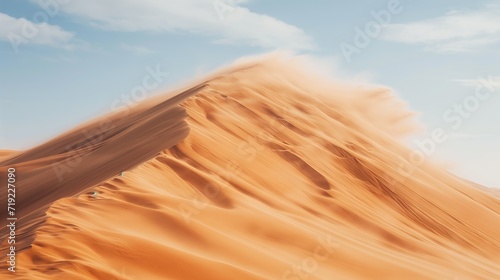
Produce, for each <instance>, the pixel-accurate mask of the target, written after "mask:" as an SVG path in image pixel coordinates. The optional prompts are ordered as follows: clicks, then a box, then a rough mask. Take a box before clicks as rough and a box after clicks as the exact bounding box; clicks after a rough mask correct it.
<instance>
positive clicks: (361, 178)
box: [0, 57, 500, 280]
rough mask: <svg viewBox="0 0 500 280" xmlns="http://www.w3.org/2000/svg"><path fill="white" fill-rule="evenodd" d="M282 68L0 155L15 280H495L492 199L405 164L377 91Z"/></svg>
mask: <svg viewBox="0 0 500 280" xmlns="http://www.w3.org/2000/svg"><path fill="white" fill-rule="evenodd" d="M296 60H297V59H292V58H282V57H281V58H275V57H266V58H260V59H256V60H254V61H250V62H248V61H247V62H240V63H238V64H237V65H236V66H232V67H229V68H227V69H225V70H222V71H219V72H216V73H215V74H213V75H211V76H209V77H207V78H205V79H202V80H200V82H196V83H193V84H192V85H189V86H187V87H186V88H185V89H183V90H180V91H178V92H173V93H169V94H167V95H164V96H160V97H156V98H153V99H150V100H147V101H146V102H144V103H141V104H139V105H137V106H135V107H133V108H132V109H130V108H129V109H124V110H122V111H120V112H115V113H112V114H109V115H107V116H104V117H102V118H99V119H96V120H94V121H91V122H89V123H87V124H85V125H83V126H81V127H78V128H76V129H74V130H72V131H69V132H68V133H66V134H64V135H61V136H60V137H57V138H55V139H53V140H51V141H49V142H47V143H45V144H43V145H40V146H38V147H35V148H33V149H30V150H27V151H24V152H20V153H15V154H11V155H10V156H9V155H6V156H5V157H3V158H0V171H1V172H2V174H5V172H6V169H7V168H8V167H15V168H16V169H17V174H18V182H19V183H18V186H17V189H18V194H17V197H18V201H19V205H18V206H17V207H18V210H17V211H18V214H17V217H18V218H19V220H18V221H19V226H18V229H17V235H18V236H17V246H18V248H19V251H18V255H17V258H18V259H17V271H16V273H15V279H218V280H220V279H241V280H244V279H290V280H292V279H450V280H451V279H498V278H499V277H500V265H499V264H500V253H499V252H500V201H499V200H498V199H497V198H495V197H494V196H492V195H491V193H493V192H491V193H490V192H489V191H488V189H487V188H483V187H476V186H475V185H474V184H473V183H470V182H467V181H465V180H462V179H459V178H457V177H455V176H453V175H450V174H449V173H448V172H447V171H446V170H443V169H441V168H440V167H439V166H437V165H434V164H433V163H431V162H427V161H425V162H417V163H415V160H413V159H412V157H411V155H412V153H411V151H410V150H408V149H407V148H405V147H404V146H403V145H402V144H401V143H400V141H399V140H398V139H399V138H400V137H402V136H404V135H407V134H408V133H411V131H413V130H414V129H415V125H414V123H413V117H412V116H413V114H412V113H411V112H409V111H408V110H407V109H406V108H405V106H403V104H401V103H400V102H399V101H398V100H397V98H395V97H394V96H393V95H392V94H391V92H390V91H389V90H387V89H384V88H369V87H356V86H349V85H346V84H341V83H336V82H332V81H328V80H326V79H322V78H319V77H317V75H311V74H310V73H311V71H308V70H304V67H301V64H300V62H297V61H296ZM82 131H87V132H86V133H82ZM122 171H124V172H123V173H121V174H120V172H122ZM2 178H4V177H3V176H2ZM2 184H3V183H2ZM94 192H95V194H94ZM495 193H496V192H495ZM0 196H1V203H2V209H3V208H4V205H5V203H6V190H5V188H3V187H2V190H1V191H0ZM4 212H5V211H1V212H0V215H2V216H1V217H0V218H1V220H5V215H6V213H4ZM0 233H1V235H2V240H5V236H6V234H7V232H6V230H5V229H2V230H1V231H0ZM6 247H7V246H6V243H5V241H4V242H3V243H2V249H4V248H6ZM2 255H3V256H5V250H4V251H2ZM0 277H2V279H7V278H6V277H12V274H11V273H10V272H8V271H7V269H6V264H5V260H3V261H2V266H1V267H0ZM9 279H10V278H9Z"/></svg>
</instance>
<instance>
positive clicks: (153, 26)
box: [61, 0, 315, 50]
mask: <svg viewBox="0 0 500 280" xmlns="http://www.w3.org/2000/svg"><path fill="white" fill-rule="evenodd" d="M216 2H217V3H219V6H220V2H223V3H224V5H223V6H222V7H230V8H226V9H225V10H223V12H224V17H223V19H221V17H220V13H221V11H220V10H217V9H218V8H220V7H218V6H217V5H215V4H216ZM244 2H246V1H241V0H240V1H237V0H233V1H229V0H72V1H70V2H69V3H68V4H66V5H64V6H62V7H61V10H62V11H63V12H65V13H68V14H71V15H75V16H78V17H81V18H84V19H85V20H87V21H88V22H89V23H90V24H91V25H93V26H97V27H99V28H102V29H105V30H113V31H127V32H133V31H149V32H178V31H184V32H191V33H195V34H202V35H205V36H207V37H209V38H212V39H213V41H214V42H215V43H221V44H243V45H253V46H259V47H264V48H288V49H296V50H297V49H298V50H304V49H313V48H314V47H315V44H314V41H313V39H312V38H311V37H309V36H308V35H307V34H306V33H305V32H304V31H303V30H302V29H300V28H298V27H296V26H293V25H290V24H287V23H285V22H283V21H280V20H278V19H276V18H273V17H271V16H268V15H265V14H259V13H254V12H252V11H250V10H249V9H247V8H245V7H243V6H241V5H242V4H243V3H244Z"/></svg>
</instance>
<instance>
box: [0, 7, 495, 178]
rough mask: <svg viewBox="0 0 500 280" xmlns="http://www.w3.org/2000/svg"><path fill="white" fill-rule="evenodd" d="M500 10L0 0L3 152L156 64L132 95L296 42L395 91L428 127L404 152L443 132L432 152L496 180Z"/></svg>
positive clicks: (469, 174)
mask: <svg viewBox="0 0 500 280" xmlns="http://www.w3.org/2000/svg"><path fill="white" fill-rule="evenodd" d="M499 18H500V1H451V0H449V1H448V0H442V1H411V0H400V1H398V0H389V1H386V0H383V1H378V0H377V1H374V0H365V1H361V0H358V1H327V0H316V1H285V0H275V1H264V0H249V1H245V0H176V1H174V0H163V1H161V0H142V1H140V0H85V1H84V0H32V1H23V0H19V1H2V2H0V58H1V60H0V61H1V66H2V67H0V149H26V148H29V147H31V146H33V145H36V144H39V143H41V142H43V141H46V140H47V139H50V138H52V137H54V136H56V135H58V134H59V133H61V132H64V131H66V130H67V129H69V128H72V127H74V126H75V125H77V124H79V123H82V122H83V121H86V120H88V119H90V118H93V117H95V116H97V115H100V114H103V113H106V112H109V111H111V110H112V109H113V106H114V105H117V104H116V100H120V102H121V103H124V102H127V101H126V99H127V96H128V97H130V95H131V91H134V90H136V89H137V86H138V85H143V83H144V81H143V80H144V78H145V77H148V76H151V75H152V74H151V72H160V75H159V76H158V75H156V79H155V77H150V78H151V79H150V80H151V81H150V82H149V83H148V85H150V86H148V88H149V89H148V90H147V92H146V93H144V94H143V92H141V94H142V95H141V96H144V95H153V94H156V93H159V92H162V91H164V90H166V89H170V88H175V87H177V86H179V85H180V84H182V83H183V82H186V81H188V80H189V79H190V78H192V77H194V76H196V75H199V74H203V73H208V72H209V71H210V70H211V69H214V68H216V67H218V66H221V65H224V64H228V63H230V62H231V61H233V60H234V59H237V58H239V57H241V56H246V55H254V54H260V53H265V52H270V51H273V50H276V49H291V50H294V51H295V52H296V53H298V54H309V55H311V56H314V57H316V58H318V59H319V60H321V61H324V62H329V63H331V64H332V67H333V68H335V69H336V72H337V75H338V76H339V77H341V78H345V79H355V80H356V79H359V80H363V81H369V82H371V83H374V84H381V85H385V86H388V87H390V88H392V89H394V91H395V92H396V94H397V95H399V96H400V97H402V98H403V99H404V100H406V101H407V102H408V103H409V105H410V108H411V109H413V110H415V111H417V112H419V114H420V120H421V121H422V122H423V123H424V124H425V125H426V127H427V130H426V132H423V133H422V134H421V135H417V136H416V137H415V138H414V139H413V142H412V143H411V144H410V145H412V147H415V148H416V149H420V150H422V151H423V152H427V151H428V150H429V148H430V147H429V146H423V148H422V147H420V146H418V145H417V144H416V142H414V141H420V142H421V143H422V142H425V141H426V140H425V139H428V137H430V136H431V135H432V132H433V131H434V130H435V129H443V130H444V131H446V135H447V140H446V141H445V142H444V143H434V144H435V152H434V149H430V150H432V151H431V152H430V153H429V155H431V156H432V157H434V158H435V159H436V160H438V161H439V162H442V163H443V164H446V166H448V167H449V168H450V170H452V171H454V172H455V173H456V174H458V175H460V176H462V177H465V178H468V179H471V180H473V181H476V182H479V183H483V184H486V185H488V186H496V187H500V174H499V172H497V167H498V166H500V127H499V125H498V124H499V123H500V110H499V108H500V86H499V85H500V64H499V63H498V58H499V57H500V56H499V52H500V48H499V46H500V20H498V19H499ZM363 39H364V40H363ZM167 72H168V75H167V74H164V73H167ZM153 76H154V75H153ZM135 96H139V95H138V94H137V95H135ZM122 99H123V101H122ZM457 106H458V107H457ZM459 108H461V109H460V110H462V112H459V111H458V110H459ZM464 108H465V109H464ZM450 110H451V111H450ZM445 115H446V117H445ZM427 143H428V142H427Z"/></svg>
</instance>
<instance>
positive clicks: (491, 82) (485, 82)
mask: <svg viewBox="0 0 500 280" xmlns="http://www.w3.org/2000/svg"><path fill="white" fill-rule="evenodd" d="M453 81H454V82H457V83H459V84H461V85H463V86H466V87H476V86H479V85H482V86H485V87H487V88H490V89H494V88H500V76H498V77H495V76H489V77H487V78H477V79H455V80H453Z"/></svg>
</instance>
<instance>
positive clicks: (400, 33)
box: [382, 4, 500, 53]
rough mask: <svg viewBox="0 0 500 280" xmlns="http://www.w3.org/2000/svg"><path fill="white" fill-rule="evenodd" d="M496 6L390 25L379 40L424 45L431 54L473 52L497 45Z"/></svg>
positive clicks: (499, 6)
mask: <svg viewBox="0 0 500 280" xmlns="http://www.w3.org/2000/svg"><path fill="white" fill-rule="evenodd" d="M499 18H500V4H489V5H486V6H485V7H483V8H481V9H478V10H472V11H470V10H469V11H458V10H453V11H450V12H448V13H446V14H444V15H443V16H440V17H437V18H431V19H425V20H421V21H415V22H410V23H403V24H391V25H389V26H388V27H387V28H386V31H385V33H384V34H383V35H382V38H383V39H386V40H389V41H395V42H401V43H407V44H418V45H422V46H424V49H425V50H428V51H435V52H448V53H454V52H455V53H456V52H473V51H479V50H481V49H483V48H485V47H487V46H491V45H495V44H497V43H499V42H500V21H499V20H498V19H499Z"/></svg>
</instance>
